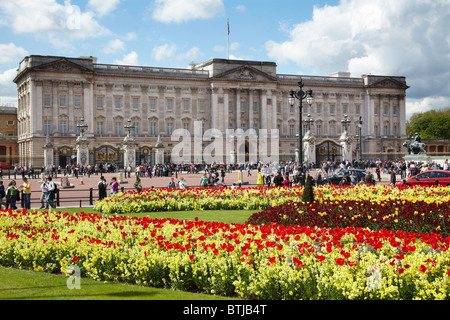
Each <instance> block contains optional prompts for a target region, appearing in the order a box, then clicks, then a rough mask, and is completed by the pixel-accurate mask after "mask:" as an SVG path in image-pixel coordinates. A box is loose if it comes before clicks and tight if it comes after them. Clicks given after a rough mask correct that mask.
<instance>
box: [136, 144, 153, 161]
mask: <svg viewBox="0 0 450 320" xmlns="http://www.w3.org/2000/svg"><path fill="white" fill-rule="evenodd" d="M154 163H155V153H154V152H152V148H151V147H146V146H144V147H141V148H139V149H136V165H153V164H154Z"/></svg>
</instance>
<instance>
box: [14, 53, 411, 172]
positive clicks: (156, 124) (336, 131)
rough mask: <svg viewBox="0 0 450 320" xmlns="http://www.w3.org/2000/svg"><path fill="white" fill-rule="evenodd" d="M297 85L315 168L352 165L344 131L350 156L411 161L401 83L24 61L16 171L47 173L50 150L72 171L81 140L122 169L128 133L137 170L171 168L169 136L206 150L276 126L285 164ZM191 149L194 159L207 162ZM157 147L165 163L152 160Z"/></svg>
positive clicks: (295, 125)
mask: <svg viewBox="0 0 450 320" xmlns="http://www.w3.org/2000/svg"><path fill="white" fill-rule="evenodd" d="M299 81H302V82H303V84H304V89H305V90H309V89H311V90H312V92H313V97H314V102H313V103H312V104H311V105H308V104H307V103H306V102H304V103H303V109H302V118H301V119H302V126H301V128H302V132H301V134H302V137H303V135H305V134H306V133H308V134H309V136H314V138H315V143H314V145H313V146H314V150H313V151H312V152H314V153H315V154H314V155H315V161H316V162H319V161H326V160H331V161H343V160H347V159H344V158H343V151H342V148H343V147H342V143H341V142H340V138H341V136H342V134H343V133H344V131H345V132H346V133H347V134H348V136H349V137H351V138H352V139H351V140H350V141H351V144H352V149H351V150H352V151H351V152H352V154H351V157H352V158H353V159H364V160H366V159H372V160H374V159H399V158H401V157H402V156H403V155H404V154H405V150H403V149H404V148H403V147H402V143H403V142H404V140H405V139H406V128H405V124H406V115H405V96H406V90H407V89H408V86H407V85H406V79H405V77H402V76H380V75H362V76H361V77H359V78H355V77H350V74H349V73H346V72H337V73H335V74H331V75H329V76H304V75H302V76H300V75H287V74H277V65H276V63H274V62H266V61H245V60H227V59H211V60H209V61H206V62H203V63H192V64H191V65H190V66H189V67H188V68H186V69H176V68H159V67H145V66H127V65H111V64H99V63H98V62H97V59H96V58H94V57H79V58H70V57H58V56H38V55H31V56H27V57H25V58H24V59H23V60H22V61H21V62H20V65H19V68H18V70H17V76H16V77H15V79H14V82H15V83H16V84H17V93H18V110H17V121H18V123H17V127H18V146H19V161H20V163H19V165H26V166H33V167H40V166H43V165H44V153H45V152H49V149H50V153H51V154H52V155H53V156H52V161H53V164H54V165H55V166H61V167H64V166H66V165H69V164H76V162H77V141H78V140H77V138H79V136H80V133H81V134H82V135H84V137H85V139H86V141H87V143H88V147H87V148H88V150H89V152H88V154H89V155H88V160H87V162H86V163H89V164H90V165H98V164H100V163H106V162H109V163H111V164H115V165H118V166H119V167H121V166H122V167H123V166H124V163H126V159H124V158H125V153H126V152H125V149H126V148H125V146H124V141H126V137H127V136H129V135H130V134H131V135H132V136H133V140H132V141H133V143H134V146H133V148H134V149H133V150H134V151H133V152H135V164H136V165H139V164H155V163H157V162H161V161H172V159H171V154H172V153H171V152H172V150H173V149H174V148H175V147H177V146H178V145H179V143H180V142H179V141H181V140H179V141H178V140H176V139H173V134H174V132H175V130H177V129H184V131H185V132H189V134H191V135H192V137H194V136H195V135H196V134H198V133H199V134H200V137H201V145H200V147H201V148H203V149H204V148H207V147H208V145H209V144H210V143H211V139H208V138H207V137H205V136H202V134H204V133H205V132H208V130H209V131H211V130H210V129H214V131H215V132H219V133H220V132H221V133H223V135H224V137H225V136H226V135H225V133H226V132H229V131H230V130H231V131H233V130H235V131H234V132H236V131H237V130H238V129H242V131H248V130H249V129H254V131H255V132H256V133H257V134H258V133H259V132H263V131H264V129H267V130H268V132H273V130H274V129H275V130H278V131H277V132H278V140H277V141H278V145H277V147H278V150H279V151H278V152H279V160H281V161H287V160H294V159H295V157H296V150H297V148H298V146H299V142H298V141H299V136H298V134H299V132H298V131H299V128H300V126H299V121H300V110H299V107H298V103H296V104H295V105H294V106H291V105H290V104H289V96H290V92H291V90H296V91H298V90H299V85H298V83H299ZM297 102H298V101H297ZM344 120H345V123H344ZM80 124H83V125H80ZM130 128H131V129H130ZM130 131H131V132H130ZM197 131H200V132H197ZM229 137H230V136H229V135H228V136H227V141H229ZM231 137H234V136H233V135H232V136H231ZM184 141H186V140H184ZM232 143H233V146H232V149H233V150H235V152H236V153H237V154H245V155H246V157H245V158H244V159H245V160H246V161H248V159H249V158H248V155H249V154H250V153H252V150H257V149H254V148H253V142H252V141H251V139H250V140H249V139H246V140H244V141H243V142H242V143H238V144H236V145H235V144H234V141H232ZM187 147H190V146H187ZM191 148H192V162H199V161H201V160H202V158H201V157H198V153H199V152H198V150H194V149H195V147H194V146H192V147H191ZM234 148H235V149H234ZM269 149H270V147H269ZM161 150H163V158H158V157H156V156H155V155H156V154H157V152H161ZM269 151H270V150H269ZM269 151H268V152H269ZM256 152H257V153H258V152H260V151H256ZM200 153H201V152H200ZM220 153H223V154H224V155H225V154H228V149H226V148H225V146H224V145H223V150H215V154H216V155H217V154H220ZM162 159H163V160H162ZM239 159H242V158H239ZM188 160H189V159H186V161H187V162H188ZM227 160H228V161H230V159H229V158H228V157H225V158H224V161H223V162H227ZM232 161H233V162H235V161H236V159H233V160H232Z"/></svg>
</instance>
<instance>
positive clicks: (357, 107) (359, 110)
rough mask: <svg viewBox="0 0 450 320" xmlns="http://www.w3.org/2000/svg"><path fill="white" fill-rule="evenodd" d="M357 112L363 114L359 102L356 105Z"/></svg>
mask: <svg viewBox="0 0 450 320" xmlns="http://www.w3.org/2000/svg"><path fill="white" fill-rule="evenodd" d="M355 113H356V114H361V106H360V105H359V104H357V105H356V106H355Z"/></svg>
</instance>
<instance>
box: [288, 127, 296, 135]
mask: <svg viewBox="0 0 450 320" xmlns="http://www.w3.org/2000/svg"><path fill="white" fill-rule="evenodd" d="M289 135H290V136H291V137H294V136H295V125H293V124H290V125H289Z"/></svg>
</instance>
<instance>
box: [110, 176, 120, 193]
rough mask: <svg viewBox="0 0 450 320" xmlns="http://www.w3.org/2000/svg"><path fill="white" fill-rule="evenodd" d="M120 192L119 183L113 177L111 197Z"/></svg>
mask: <svg viewBox="0 0 450 320" xmlns="http://www.w3.org/2000/svg"><path fill="white" fill-rule="evenodd" d="M118 192H119V183H118V182H117V178H116V177H112V179H111V195H113V194H116V193H118Z"/></svg>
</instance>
